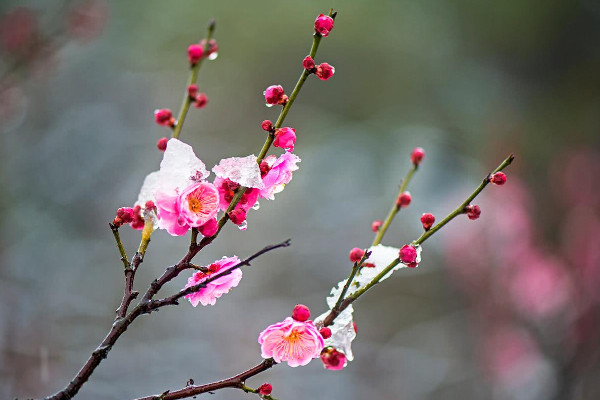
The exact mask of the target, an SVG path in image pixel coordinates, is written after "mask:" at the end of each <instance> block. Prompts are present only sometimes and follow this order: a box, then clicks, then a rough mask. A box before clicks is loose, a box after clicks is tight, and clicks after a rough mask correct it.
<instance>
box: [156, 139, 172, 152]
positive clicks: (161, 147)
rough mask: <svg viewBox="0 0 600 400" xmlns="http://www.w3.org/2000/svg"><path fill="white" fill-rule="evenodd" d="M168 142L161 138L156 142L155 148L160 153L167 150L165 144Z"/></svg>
mask: <svg viewBox="0 0 600 400" xmlns="http://www.w3.org/2000/svg"><path fill="white" fill-rule="evenodd" d="M168 141H169V139H168V138H166V137H162V138H160V139H158V142H156V148H157V149H159V150H160V151H165V150H167V142H168Z"/></svg>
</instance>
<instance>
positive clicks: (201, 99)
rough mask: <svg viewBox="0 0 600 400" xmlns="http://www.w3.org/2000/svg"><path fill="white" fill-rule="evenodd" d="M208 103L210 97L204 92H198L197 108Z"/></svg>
mask: <svg viewBox="0 0 600 400" xmlns="http://www.w3.org/2000/svg"><path fill="white" fill-rule="evenodd" d="M206 103H208V97H206V95H205V94H204V93H200V94H198V96H196V99H195V101H194V106H195V107H196V108H203V107H204V106H206Z"/></svg>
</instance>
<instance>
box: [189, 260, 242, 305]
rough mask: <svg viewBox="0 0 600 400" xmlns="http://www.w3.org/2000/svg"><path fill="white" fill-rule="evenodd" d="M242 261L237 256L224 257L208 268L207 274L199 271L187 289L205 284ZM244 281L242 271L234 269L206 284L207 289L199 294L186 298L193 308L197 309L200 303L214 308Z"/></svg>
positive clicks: (201, 290) (192, 294)
mask: <svg viewBox="0 0 600 400" xmlns="http://www.w3.org/2000/svg"><path fill="white" fill-rule="evenodd" d="M239 262H240V259H239V258H238V257H237V256H232V257H223V258H221V259H220V260H217V261H215V262H214V263H212V264H210V265H209V266H208V267H207V268H208V271H207V272H202V271H198V272H196V273H195V274H194V275H192V276H191V277H190V278H189V279H188V283H187V285H185V287H186V288H188V287H191V286H194V285H197V284H199V283H202V282H204V281H205V280H207V279H208V278H210V277H211V275H214V274H216V273H219V272H223V271H225V270H227V269H229V268H231V267H233V266H234V265H236V264H239ZM241 280H242V270H241V269H239V268H236V269H234V270H233V271H231V273H229V274H228V275H224V276H222V277H220V278H219V279H216V280H214V281H212V282H209V283H207V284H206V287H203V288H201V289H199V290H198V291H197V292H194V293H190V294H188V295H186V296H185V298H186V299H188V300H189V301H190V303H192V306H194V307H196V306H197V305H198V303H201V304H202V305H203V306H206V305H209V304H210V305H211V306H214V305H215V303H216V301H217V299H218V298H219V297H221V296H222V295H224V294H225V293H228V292H229V291H230V290H231V289H232V288H234V287H236V286H237V285H238V284H239V283H240V281H241Z"/></svg>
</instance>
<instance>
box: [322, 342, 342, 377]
mask: <svg viewBox="0 0 600 400" xmlns="http://www.w3.org/2000/svg"><path fill="white" fill-rule="evenodd" d="M321 361H323V365H324V367H325V368H326V369H330V370H332V371H339V370H341V369H344V367H345V366H346V365H347V364H348V361H347V359H346V355H345V354H344V353H342V352H340V351H337V350H336V349H334V348H333V347H328V348H326V349H325V350H323V352H322V353H321Z"/></svg>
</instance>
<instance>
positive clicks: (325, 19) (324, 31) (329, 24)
mask: <svg viewBox="0 0 600 400" xmlns="http://www.w3.org/2000/svg"><path fill="white" fill-rule="evenodd" d="M332 29H333V18H331V17H330V16H329V15H324V14H321V15H319V16H318V17H317V19H316V20H315V32H317V33H318V34H320V35H321V36H323V37H327V36H329V32H331V30H332Z"/></svg>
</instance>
